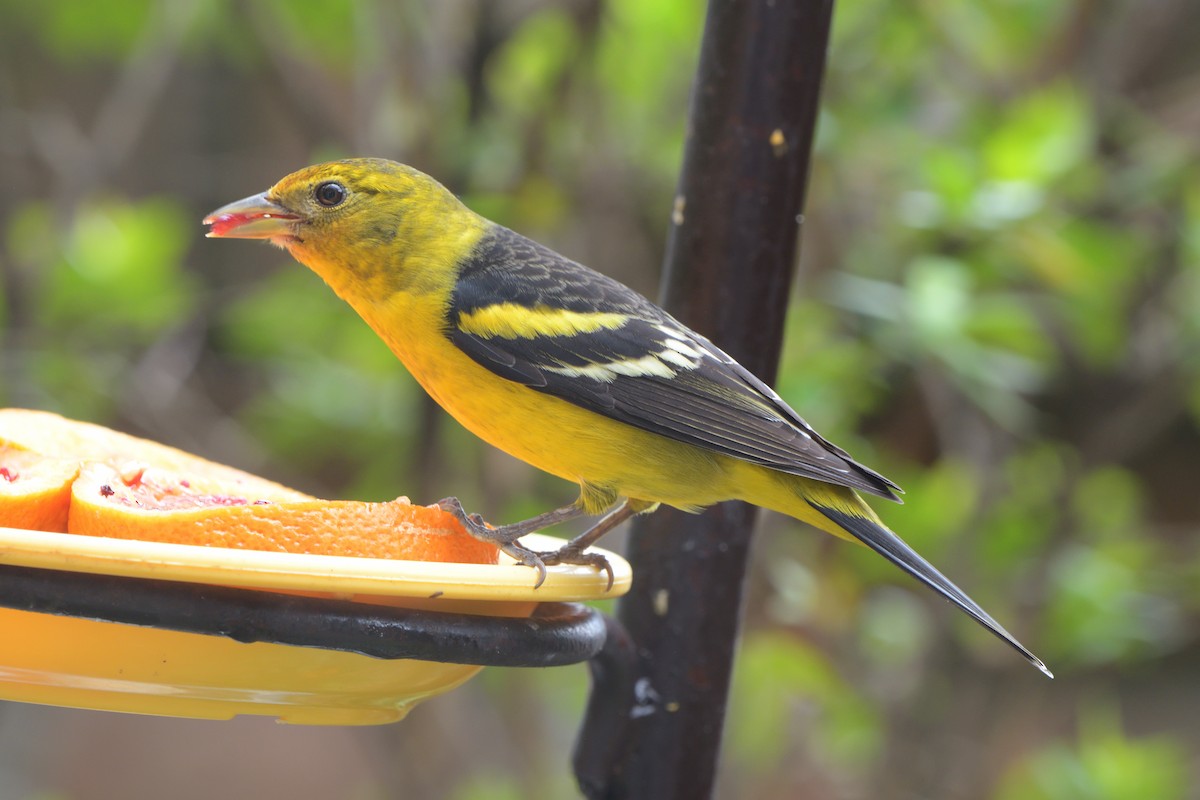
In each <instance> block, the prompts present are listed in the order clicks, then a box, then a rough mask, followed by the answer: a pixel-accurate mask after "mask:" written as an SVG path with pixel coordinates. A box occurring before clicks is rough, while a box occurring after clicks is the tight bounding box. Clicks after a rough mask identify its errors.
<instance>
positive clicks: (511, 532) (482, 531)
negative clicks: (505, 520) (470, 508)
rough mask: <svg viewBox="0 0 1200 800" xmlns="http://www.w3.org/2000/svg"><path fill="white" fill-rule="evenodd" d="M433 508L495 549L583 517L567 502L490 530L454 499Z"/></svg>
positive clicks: (579, 511) (575, 504)
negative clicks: (542, 512) (440, 510)
mask: <svg viewBox="0 0 1200 800" xmlns="http://www.w3.org/2000/svg"><path fill="white" fill-rule="evenodd" d="M436 505H437V507H438V508H440V509H442V511H445V512H447V513H449V514H452V515H453V516H454V518H455V519H457V520H458V521H459V522H461V523H462V525H463V527H464V528H466V529H467V533H469V534H471V535H472V536H474V537H475V538H476V539H479V540H480V541H484V542H489V543H491V544H494V545H497V546H503V545H506V544H513V543H514V542H516V541H517V539H520V538H521V537H522V536H524V535H525V534H527V533H535V532H536V531H540V530H542V529H543V528H549V527H550V526H551V525H557V524H558V523H560V522H568V521H570V520H573V519H575V518H576V517H581V516H583V514H584V511H583V507H582V506H580V505H579V503H571V504H570V505H566V506H563V507H562V508H556V509H554V510H553V511H547V512H546V513H544V514H538V515H537V516H536V517H530V518H529V519H526V520H521V521H520V522H513V523H511V524H509V525H497V526H496V527H494V528H493V527H491V526H489V525H488V524H487V523H486V522H484V521H483V517H481V516H479V515H478V514H468V513H467V512H466V511H464V510H463V506H462V503H461V502H459V499H458V498H457V497H444V498H442V499H441V500H438V501H437V503H436Z"/></svg>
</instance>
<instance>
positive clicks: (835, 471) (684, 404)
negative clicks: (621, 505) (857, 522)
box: [447, 226, 899, 500]
mask: <svg viewBox="0 0 1200 800" xmlns="http://www.w3.org/2000/svg"><path fill="white" fill-rule="evenodd" d="M504 309H508V310H509V312H510V313H513V314H514V315H515V317H514V318H519V319H522V320H523V319H525V318H526V317H525V314H524V313H523V312H525V311H530V312H533V313H535V314H536V313H538V312H543V313H544V312H546V311H550V312H551V313H552V312H554V311H556V310H562V311H567V312H575V313H577V314H581V315H585V317H586V315H597V314H598V315H604V319H605V324H602V325H597V326H595V329H593V330H586V331H574V332H571V333H569V334H568V335H562V334H559V335H553V334H552V335H535V334H534V333H532V332H530V331H525V332H524V334H523V335H515V334H510V335H499V334H495V333H489V332H487V331H484V330H480V329H478V327H479V326H472V325H471V324H469V321H470V320H471V319H472V315H476V314H477V313H478V312H481V311H484V312H489V313H490V312H496V311H500V312H503V311H504ZM595 319H600V317H595ZM614 320H617V321H615V322H614ZM464 322H467V323H468V324H466V325H464V324H463V323H464ZM447 335H448V336H449V338H450V340H451V341H452V342H453V343H454V344H455V345H456V346H457V347H459V348H460V349H461V350H462V351H463V352H464V353H466V354H467V355H468V356H470V357H471V358H472V359H473V360H474V361H475V362H477V363H478V364H480V365H482V366H484V367H486V368H487V369H489V370H491V371H492V372H494V373H495V374H497V375H499V376H501V377H503V378H507V379H508V380H511V381H515V382H517V383H521V384H524V385H526V386H528V387H530V388H531V389H535V390H537V391H540V392H545V393H547V394H550V395H553V396H555V397H559V398H561V399H563V400H567V401H569V402H571V403H574V404H576V405H578V406H581V407H583V408H586V409H588V410H589V411H594V412H596V413H599V414H603V415H604V416H606V417H609V418H611V419H615V420H618V421H620V422H624V423H626V424H629V425H632V426H634V427H637V428H641V429H642V430H646V431H650V432H652V433H656V434H659V435H661V436H666V437H668V438H671V439H675V440H678V441H682V442H687V443H688V444H692V445H696V446H698V447H702V448H705V449H707V450H711V451H714V452H717V453H723V454H725V455H729V456H733V457H735V458H740V459H743V460H745V461H749V462H752V463H755V464H761V465H762V466H765V467H769V468H771V469H776V470H779V471H781V472H787V473H791V474H794V475H801V476H804V477H806V478H813V479H816V480H820V481H825V482H828V483H834V484H838V485H842V486H848V487H851V488H854V489H859V490H861V491H864V492H868V493H870V494H875V495H879V496H881V497H886V498H889V499H892V500H895V499H897V497H896V490H898V489H899V487H898V486H896V484H894V483H892V482H891V481H890V480H888V479H887V478H884V477H883V476H882V475H879V474H878V473H876V472H874V471H872V470H870V469H868V468H867V467H864V466H862V465H861V464H858V463H857V462H855V461H854V460H853V459H852V458H850V456H849V455H847V454H846V452H845V451H843V450H841V449H840V448H838V447H837V446H835V445H833V444H831V443H830V442H828V441H826V440H825V439H824V438H822V437H821V436H820V435H819V434H818V433H817V432H816V431H814V430H813V429H812V427H811V426H810V425H809V424H808V423H807V422H805V421H804V420H803V419H802V418H801V417H800V415H798V414H797V413H796V412H795V411H793V410H792V409H791V408H790V407H789V406H788V405H787V404H786V403H784V402H783V400H782V399H780V397H779V395H777V394H776V393H775V392H774V391H772V390H771V388H770V387H768V386H767V385H766V384H765V383H763V382H762V381H760V380H759V379H758V378H756V377H755V376H754V375H752V374H751V373H750V372H749V371H748V370H746V369H745V368H744V367H742V366H741V365H740V364H738V363H737V362H736V361H734V360H733V359H732V358H730V357H729V356H728V355H726V354H725V353H724V352H722V351H721V350H719V349H718V348H717V347H715V346H714V345H713V344H712V343H711V342H709V341H708V340H707V339H705V338H704V337H703V336H700V335H699V334H697V333H695V332H694V331H692V330H690V329H688V328H686V327H685V326H683V325H682V324H680V323H679V322H678V321H676V320H675V319H673V318H672V317H671V316H669V315H668V314H667V313H666V312H664V311H663V310H662V309H660V308H658V307H657V306H655V305H654V304H653V303H651V302H650V301H648V300H646V299H645V298H644V297H642V296H641V295H639V294H637V293H636V292H634V291H633V290H631V289H629V288H628V287H626V286H623V285H622V284H620V283H618V282H616V281H614V280H612V279H611V278H608V277H606V276H604V275H601V274H600V273H598V272H594V271H593V270H590V269H588V268H587V267H584V266H582V265H580V264H577V263H575V262H573V261H570V260H568V259H566V258H564V257H563V256H561V255H559V254H558V253H555V252H554V251H553V250H550V249H548V248H546V247H543V246H542V245H539V244H537V243H536V242H533V241H532V240H530V239H527V238H525V237H523V236H520V235H519V234H517V233H514V232H512V231H510V230H508V229H506V228H503V227H500V226H495V227H494V228H492V229H491V230H490V231H489V233H488V234H486V235H485V237H484V239H483V240H482V241H481V242H480V244H479V245H478V246H477V247H476V249H475V251H474V252H473V254H472V256H471V258H470V259H469V260H468V262H467V263H466V264H465V265H464V267H463V269H462V270H461V272H460V275H459V280H458V283H457V285H456V287H455V291H454V294H453V297H452V298H451V303H450V306H449V308H448V310H447Z"/></svg>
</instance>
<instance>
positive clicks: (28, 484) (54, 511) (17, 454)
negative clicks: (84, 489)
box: [0, 444, 79, 533]
mask: <svg viewBox="0 0 1200 800" xmlns="http://www.w3.org/2000/svg"><path fill="white" fill-rule="evenodd" d="M77 474H79V465H78V464H76V463H75V462H72V461H66V460H63V459H57V458H46V457H44V456H41V455H39V454H37V453H32V452H30V451H28V450H22V449H20V448H17V447H13V446H12V445H6V444H0V528H27V529H29V530H36V531H52V532H55V533H63V532H65V531H66V530H67V507H68V506H69V505H70V503H71V484H72V483H73V482H74V480H75V476H76V475H77Z"/></svg>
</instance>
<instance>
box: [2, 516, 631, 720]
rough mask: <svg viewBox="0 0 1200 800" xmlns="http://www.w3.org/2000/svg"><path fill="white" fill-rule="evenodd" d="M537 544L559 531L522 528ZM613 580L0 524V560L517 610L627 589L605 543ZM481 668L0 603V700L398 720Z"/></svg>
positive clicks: (497, 611) (469, 609) (190, 713)
mask: <svg viewBox="0 0 1200 800" xmlns="http://www.w3.org/2000/svg"><path fill="white" fill-rule="evenodd" d="M522 542H523V543H525V544H527V545H528V546H531V547H533V548H535V549H543V550H550V549H554V548H555V547H557V546H559V545H561V544H562V540H560V539H554V538H552V537H547V536H538V535H531V536H528V537H525V538H524V539H523V540H522ZM599 552H601V553H603V554H604V555H605V556H606V557H607V558H608V560H609V562H610V563H611V564H612V567H613V573H614V581H613V586H612V589H611V590H610V591H606V590H605V588H606V585H607V578H606V576H604V575H602V574H599V573H597V572H596V571H595V570H593V569H591V568H587V567H552V568H550V569H549V570H548V574H547V577H546V582H545V583H544V584H542V586H541V587H540V588H538V589H537V590H534V589H533V584H534V581H535V579H536V573H535V572H534V570H532V569H530V568H528V567H523V566H519V565H517V564H514V563H512V561H511V560H508V559H506V558H505V557H504V556H503V555H502V556H501V559H502V563H501V564H500V565H496V566H492V565H483V564H443V563H433V562H424V561H391V560H384V559H371V558H350V557H337V556H305V555H293V554H287V553H266V552H259V551H250V550H230V549H226V548H218V547H201V546H195V545H179V544H163V543H160V542H143V541H130V540H124V539H108V538H101V537H91V536H77V535H73V534H64V533H44V532H41V531H26V530H17V529H14V528H0V563H3V564H10V565H14V566H25V567H40V568H46V569H59V570H68V571H72V572H83V573H92V574H101V575H121V576H128V577H138V578H153V579H157V580H167V581H179V582H185V583H202V584H211V585H218V586H236V587H241V588H249V589H262V590H275V591H288V592H304V593H306V594H307V593H312V594H319V595H325V596H331V597H340V598H349V599H354V600H359V601H362V602H369V603H376V604H386V605H392V606H399V607H406V608H423V609H442V610H446V611H455V612H460V613H468V614H488V615H493V616H525V615H528V614H529V613H530V612H531V611H532V609H533V607H534V605H536V604H537V603H538V602H542V601H550V600H559V601H570V600H594V599H601V598H608V597H617V596H620V595H622V594H624V593H625V592H627V591H628V590H629V583H630V580H631V571H630V568H629V564H628V562H626V561H625V560H624V559H622V558H620V557H619V556H617V555H615V554H613V553H609V552H607V551H603V550H601V551H599ZM480 669H481V668H480V667H477V666H467V665H460V664H439V663H436V662H428V661H417V660H383V659H375V658H371V657H369V656H363V655H358V654H354V653H342V652H336V651H329V650H320V649H315V648H307V647H295V646H290V645H277V644H264V643H251V644H242V643H239V642H235V641H233V640H231V639H227V638H225V637H221V636H204V635H201V634H193V633H179V632H176V631H167V630H159V629H156V628H143V627H138V626H133V625H121V624H117V623H110V622H96V621H93V620H85V619H77V618H73V617H59V616H55V615H51V614H40V613H33V612H26V611H14V610H11V609H3V608H0V699H4V700H16V701H21V702H28V703H43V704H50V705H59V706H72V707H77V708H93V709H105V710H110V711H127V712H135V713H141V714H157V715H164V716H180V717H194V718H204V719H229V718H230V717H233V716H235V715H237V714H261V715H266V716H275V717H278V718H279V720H280V721H282V722H287V723H293V724H305V725H371V724H380V723H386V722H394V721H396V720H399V719H403V718H404V716H405V715H406V714H407V713H408V711H409V710H411V709H412V707H413V706H414V705H415V704H416V703H417V702H419V701H420V700H423V699H425V698H427V697H432V696H434V695H437V694H440V693H442V692H445V691H449V690H450V689H453V688H454V687H456V686H458V685H460V684H462V683H463V682H464V681H466V680H467V679H468V678H470V677H471V676H473V675H474V674H475V673H477V672H478V671H479V670H480Z"/></svg>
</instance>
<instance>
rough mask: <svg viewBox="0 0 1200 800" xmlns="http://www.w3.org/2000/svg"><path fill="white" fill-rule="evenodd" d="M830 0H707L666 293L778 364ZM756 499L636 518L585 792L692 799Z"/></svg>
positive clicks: (759, 365) (583, 752)
mask: <svg viewBox="0 0 1200 800" xmlns="http://www.w3.org/2000/svg"><path fill="white" fill-rule="evenodd" d="M832 15H833V0H774V1H773V2H772V0H712V1H711V2H710V4H709V8H708V16H707V20H706V22H705V30H704V39H703V43H702V45H701V53H700V64H699V67H698V70H697V75H696V82H695V86H694V89H693V92H694V94H693V98H692V108H691V119H690V122H689V125H688V131H689V135H688V138H687V145H686V150H685V155H684V164H683V171H682V173H681V177H680V181H679V190H678V194H677V197H676V203H675V209H674V213H673V215H672V226H671V230H670V238H669V243H668V248H667V260H666V269H665V272H664V281H663V290H662V300H663V304H664V306H665V307H666V308H667V309H668V310H669V311H671V312H672V313H673V314H674V315H675V316H676V317H678V318H679V319H681V320H682V321H683V322H684V323H686V324H688V325H690V326H691V327H693V328H695V329H696V330H698V331H699V332H701V333H703V334H705V335H706V336H708V337H709V338H711V339H712V340H713V341H714V342H715V343H716V344H717V345H718V346H719V347H721V348H723V349H724V350H726V351H727V352H728V353H729V354H730V355H732V356H733V357H734V358H736V359H738V360H739V361H740V362H741V363H742V364H743V365H745V366H746V367H747V368H749V369H750V370H751V371H752V372H754V373H756V374H757V375H759V376H760V377H761V378H763V379H764V380H767V381H772V380H773V379H774V377H775V373H776V368H777V365H778V358H779V350H780V344H781V339H782V334H783V324H784V316H785V312H786V307H787V301H788V295H789V291H790V286H791V280H792V276H793V272H794V265H795V262H796V252H797V245H798V233H799V224H800V222H801V221H802V219H803V217H802V215H801V212H802V210H803V204H804V194H805V189H806V186H807V181H808V172H809V159H810V153H811V150H812V140H813V133H814V129H815V127H816V120H817V111H818V103H819V95H820V87H821V79H822V76H823V72H824V65H825V51H826V48H827V46H828V40H829V27H830V22H831V18H832ZM755 514H756V510H755V509H754V508H752V507H749V506H746V505H744V504H741V503H725V504H722V505H720V506H717V507H715V508H713V509H710V510H709V511H707V512H706V513H704V514H702V515H700V516H692V515H687V514H682V513H680V512H677V511H674V510H673V509H664V510H660V511H659V512H657V513H655V514H653V515H650V516H648V517H645V518H642V519H639V520H637V521H636V522H635V525H634V529H633V534H632V536H631V539H630V552H629V556H630V561H631V562H632V563H633V565H634V582H633V588H632V591H631V592H630V594H629V595H627V596H626V597H625V598H623V599H622V601H621V603H620V606H619V609H618V617H619V619H620V621H621V623H623V625H624V627H625V629H626V630H627V631H628V633H629V636H630V640H631V641H630V643H629V644H627V645H623V646H622V647H621V648H618V649H617V654H619V653H625V656H624V661H623V663H620V667H619V668H617V667H616V666H615V664H617V663H619V662H618V661H616V660H615V658H616V655H614V654H609V655H610V657H609V658H607V660H606V661H605V663H604V664H603V666H602V667H597V668H596V669H594V670H593V676H594V678H595V680H596V685H595V686H594V689H593V697H592V700H591V703H590V704H589V707H588V715H587V719H586V720H585V724H584V728H583V731H582V732H581V735H580V740H579V743H578V745H577V748H576V755H575V769H576V775H577V777H578V779H579V782H580V786H581V787H582V788H583V790H584V792H585V794H587V796H588V797H591V798H644V799H645V800H651V798H652V799H653V800H671V799H672V798H678V799H679V800H697V798H705V797H710V796H711V795H712V793H713V786H714V781H715V778H716V769H717V762H718V758H719V753H720V745H721V731H722V726H723V723H724V719H725V703H726V699H727V696H728V690H729V678H730V672H731V670H732V664H733V652H734V649H735V647H736V642H737V638H738V626H739V622H740V617H741V606H742V583H743V578H744V575H745V568H746V560H747V556H748V551H749V544H750V534H751V529H752V526H753V523H754V520H755Z"/></svg>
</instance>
